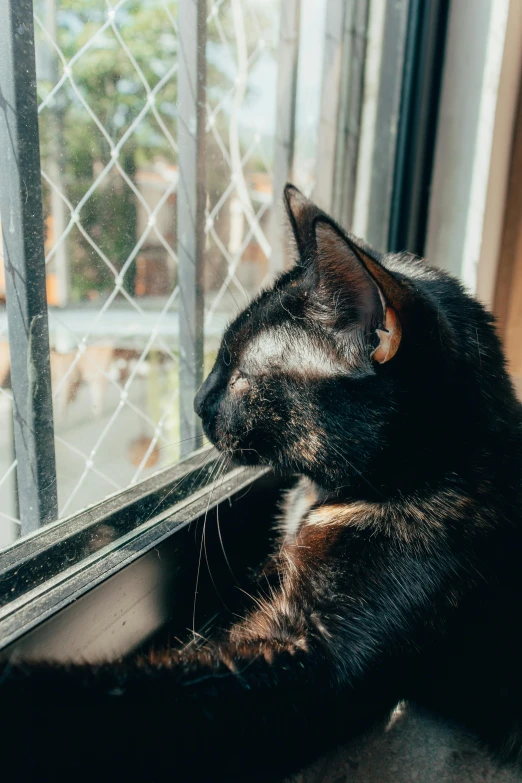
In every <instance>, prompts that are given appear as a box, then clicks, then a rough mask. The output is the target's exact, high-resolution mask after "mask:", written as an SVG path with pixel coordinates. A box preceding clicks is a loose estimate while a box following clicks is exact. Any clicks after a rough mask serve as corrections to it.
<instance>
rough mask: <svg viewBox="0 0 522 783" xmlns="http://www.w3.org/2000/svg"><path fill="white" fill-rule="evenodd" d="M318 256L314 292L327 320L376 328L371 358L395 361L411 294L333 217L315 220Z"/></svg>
mask: <svg viewBox="0 0 522 783" xmlns="http://www.w3.org/2000/svg"><path fill="white" fill-rule="evenodd" d="M315 240H316V253H315V257H314V260H313V263H312V267H313V271H314V275H315V285H314V287H315V293H316V298H317V300H318V302H319V303H320V307H321V310H322V314H323V317H326V318H327V319H329V320H330V321H331V323H332V325H333V324H334V322H335V324H336V325H337V326H339V325H340V326H341V327H342V325H343V321H344V322H345V323H346V324H348V323H349V324H351V325H359V326H362V327H364V328H365V329H367V330H368V329H375V331H376V333H377V335H378V337H379V344H378V346H377V347H376V348H375V350H374V351H373V352H372V354H371V357H372V359H374V360H375V361H376V362H379V364H384V363H385V362H388V361H390V359H392V358H393V357H394V356H395V354H396V353H397V351H398V350H399V347H400V344H401V339H402V321H401V315H402V313H403V310H404V308H405V306H407V303H408V299H409V296H408V293H409V292H408V291H407V290H406V289H405V288H404V286H403V285H402V284H401V283H399V281H398V280H397V279H396V278H395V277H394V276H393V275H392V274H391V273H390V272H389V271H388V270H387V269H385V268H384V267H383V266H382V265H381V264H380V263H379V262H378V261H377V260H376V259H375V258H373V257H372V256H371V255H370V254H369V253H368V252H367V250H366V249H365V246H364V244H363V243H360V244H358V243H357V241H356V240H354V239H352V238H351V237H350V238H349V237H347V236H345V235H344V233H343V232H342V231H341V230H340V229H339V228H338V227H337V226H336V225H335V224H334V223H331V222H330V221H329V220H328V219H326V220H325V219H323V218H322V217H320V218H318V219H317V220H316V221H315Z"/></svg>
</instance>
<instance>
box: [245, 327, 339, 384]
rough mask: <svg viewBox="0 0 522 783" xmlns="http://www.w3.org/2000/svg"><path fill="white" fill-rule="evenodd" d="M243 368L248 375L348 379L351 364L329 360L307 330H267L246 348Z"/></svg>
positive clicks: (333, 359)
mask: <svg viewBox="0 0 522 783" xmlns="http://www.w3.org/2000/svg"><path fill="white" fill-rule="evenodd" d="M241 366H242V368H244V370H245V372H246V374H247V375H250V374H252V375H255V374H257V373H262V372H266V371H267V370H277V369H278V368H280V369H281V370H282V371H284V372H288V373H293V374H297V375H303V376H307V377H310V376H314V377H320V378H324V377H331V376H334V375H347V374H348V373H349V370H350V367H349V365H348V363H344V362H342V361H341V360H340V359H339V360H336V359H335V358H334V357H331V356H329V355H328V354H327V353H326V351H325V350H324V349H323V348H322V347H321V346H320V345H318V344H317V343H316V342H315V341H314V340H313V339H312V338H311V336H310V335H309V334H308V333H307V332H306V331H305V330H304V329H299V328H297V329H292V330H290V329H284V328H278V329H265V330H264V331H263V332H261V333H260V334H258V335H257V336H256V337H255V338H254V339H253V340H252V342H251V343H250V344H249V345H248V346H247V349H246V351H245V353H244V355H243V358H242V361H241Z"/></svg>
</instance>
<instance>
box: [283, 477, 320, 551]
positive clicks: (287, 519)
mask: <svg viewBox="0 0 522 783" xmlns="http://www.w3.org/2000/svg"><path fill="white" fill-rule="evenodd" d="M316 500H317V498H316V496H315V493H314V489H313V486H312V485H311V484H310V482H309V481H308V480H307V479H305V478H302V479H301V480H300V481H299V482H298V483H297V484H296V486H295V487H293V488H292V489H291V490H290V491H289V492H287V493H286V497H285V501H284V505H283V509H282V510H283V515H282V517H281V519H280V522H279V527H280V529H281V531H282V532H283V533H284V534H285V535H286V536H287V537H288V538H295V536H296V535H297V533H298V532H299V530H300V529H301V526H302V525H303V522H304V521H305V519H306V517H307V514H308V512H309V511H310V509H311V508H312V506H313V504H314V503H315V502H316Z"/></svg>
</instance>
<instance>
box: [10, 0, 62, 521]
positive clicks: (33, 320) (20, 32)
mask: <svg viewBox="0 0 522 783" xmlns="http://www.w3.org/2000/svg"><path fill="white" fill-rule="evenodd" d="M21 62H23V63H24V67H23V68H20V63H21ZM0 170H2V172H4V173H3V175H2V178H3V182H4V183H5V184H4V187H0V212H1V214H2V226H3V229H2V233H3V245H4V258H5V271H6V275H5V279H6V299H7V315H8V322H9V344H10V346H11V383H12V390H13V418H14V440H15V449H16V458H17V485H18V505H19V509H20V519H21V523H22V530H21V532H22V534H23V535H25V534H27V533H31V532H33V531H34V530H37V529H38V528H39V527H40V526H41V525H43V524H45V523H47V522H51V521H52V520H54V519H56V517H57V516H58V494H57V486H56V461H55V453H54V426H53V403H52V391H51V365H50V352H49V328H48V319H47V301H46V288H45V286H46V283H45V254H44V235H43V213H42V188H41V179H40V141H39V133H38V108H37V99H36V65H35V52H34V27H33V3H32V0H6V2H3V3H0Z"/></svg>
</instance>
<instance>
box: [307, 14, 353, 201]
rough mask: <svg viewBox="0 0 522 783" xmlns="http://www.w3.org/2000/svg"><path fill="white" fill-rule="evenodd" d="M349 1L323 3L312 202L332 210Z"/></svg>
mask: <svg viewBox="0 0 522 783" xmlns="http://www.w3.org/2000/svg"><path fill="white" fill-rule="evenodd" d="M350 7H351V3H342V2H339V0H328V3H327V6H326V24H325V42H324V56H323V76H322V87H321V109H320V113H319V131H318V142H317V162H316V177H315V188H314V201H316V202H317V203H318V205H319V206H320V207H321V208H322V209H324V210H325V211H326V212H331V211H332V205H333V194H334V177H335V162H336V150H337V141H338V127H339V108H340V105H341V81H342V72H343V67H342V66H343V44H344V21H345V17H346V13H347V12H348V13H349V9H350Z"/></svg>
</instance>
